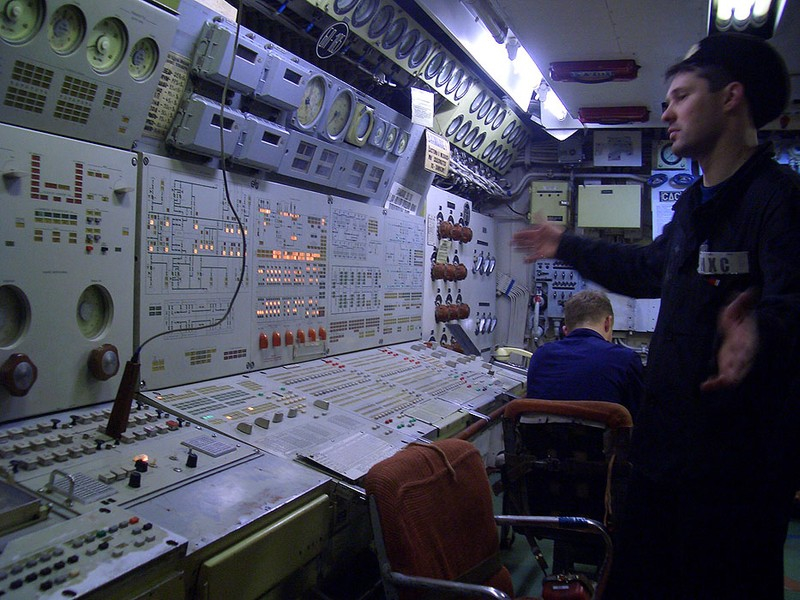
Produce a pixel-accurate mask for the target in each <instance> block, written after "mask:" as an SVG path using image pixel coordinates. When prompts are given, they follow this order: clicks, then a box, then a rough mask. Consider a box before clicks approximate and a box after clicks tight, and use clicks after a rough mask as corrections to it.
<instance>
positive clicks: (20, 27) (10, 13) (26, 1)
mask: <svg viewBox="0 0 800 600" xmlns="http://www.w3.org/2000/svg"><path fill="white" fill-rule="evenodd" d="M0 6H2V12H0V39H2V40H4V41H6V42H8V43H9V44H24V43H25V42H27V41H28V40H29V39H31V38H32V37H33V36H34V35H36V33H37V32H38V31H39V28H41V26H42V21H43V19H44V0H0Z"/></svg>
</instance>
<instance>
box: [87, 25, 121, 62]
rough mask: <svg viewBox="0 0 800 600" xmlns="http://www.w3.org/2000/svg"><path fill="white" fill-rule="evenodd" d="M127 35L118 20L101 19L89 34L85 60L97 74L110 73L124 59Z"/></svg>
mask: <svg viewBox="0 0 800 600" xmlns="http://www.w3.org/2000/svg"><path fill="white" fill-rule="evenodd" d="M127 45H128V33H127V31H126V30H125V25H124V24H123V23H122V21H120V20H119V19H116V18H114V17H108V18H106V19H103V20H102V21H100V22H99V23H97V25H95V26H94V29H92V31H91V32H90V33H89V38H88V44H87V46H86V59H87V60H88V61H89V64H90V65H91V67H92V68H93V69H94V70H95V71H97V72H98V73H110V72H111V71H113V70H114V69H115V68H117V66H118V65H119V63H121V62H122V59H123V58H124V57H125V48H126V47H127Z"/></svg>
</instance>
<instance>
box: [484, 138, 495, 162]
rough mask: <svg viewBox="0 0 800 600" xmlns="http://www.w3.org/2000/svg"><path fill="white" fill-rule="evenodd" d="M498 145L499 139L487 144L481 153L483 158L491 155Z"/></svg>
mask: <svg viewBox="0 0 800 600" xmlns="http://www.w3.org/2000/svg"><path fill="white" fill-rule="evenodd" d="M496 146H497V141H495V140H492V141H491V142H490V143H489V145H488V146H486V148H484V149H483V152H482V153H481V158H486V157H487V156H489V155H490V154H491V153H492V151H493V150H494V149H495V147H496Z"/></svg>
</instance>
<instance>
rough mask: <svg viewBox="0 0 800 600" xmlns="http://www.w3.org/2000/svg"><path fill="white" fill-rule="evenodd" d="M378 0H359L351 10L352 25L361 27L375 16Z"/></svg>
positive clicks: (378, 4)
mask: <svg viewBox="0 0 800 600" xmlns="http://www.w3.org/2000/svg"><path fill="white" fill-rule="evenodd" d="M380 5H381V3H380V0H361V1H360V2H359V3H358V6H357V7H356V9H355V10H354V11H353V27H363V26H364V25H366V24H367V22H368V21H369V20H370V19H371V18H372V17H374V16H375V13H376V12H377V11H378V7H379V6H380Z"/></svg>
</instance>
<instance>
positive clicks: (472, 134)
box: [464, 127, 478, 147]
mask: <svg viewBox="0 0 800 600" xmlns="http://www.w3.org/2000/svg"><path fill="white" fill-rule="evenodd" d="M476 137H478V128H477V127H473V128H472V129H471V130H470V132H469V133H468V134H467V135H466V137H465V138H464V146H465V147H466V146H469V145H470V144H472V142H474V141H475V138H476Z"/></svg>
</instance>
